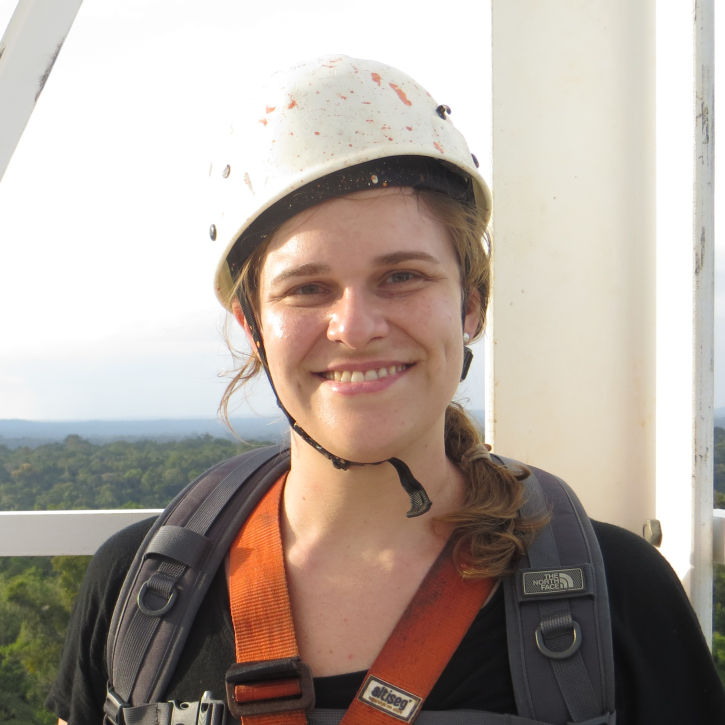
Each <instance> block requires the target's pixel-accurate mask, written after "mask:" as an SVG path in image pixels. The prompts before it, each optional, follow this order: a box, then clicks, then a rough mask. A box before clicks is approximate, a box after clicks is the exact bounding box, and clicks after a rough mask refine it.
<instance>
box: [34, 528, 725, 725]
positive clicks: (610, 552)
mask: <svg viewBox="0 0 725 725" xmlns="http://www.w3.org/2000/svg"><path fill="white" fill-rule="evenodd" d="M151 523H152V521H151V520H148V521H142V522H140V523H138V524H135V525H133V526H130V527H128V528H127V529H124V530H123V531H121V532H119V533H118V534H116V535H115V536H113V537H111V539H109V540H108V541H107V542H106V543H105V544H104V545H103V546H102V547H101V548H100V549H99V551H98V553H97V554H96V556H95V557H94V559H93V561H92V562H91V565H90V567H89V569H88V574H87V576H86V579H85V581H84V583H83V586H82V588H81V592H80V594H79V596H78V600H77V601H76V605H75V608H74V611H73V616H72V618H71V623H70V627H69V631H68V635H67V638H66V642H65V646H64V648H63V654H62V661H61V667H60V671H59V674H58V678H57V680H56V682H55V684H54V685H53V688H52V690H51V693H50V695H49V697H48V700H47V703H46V705H47V706H48V707H49V708H50V709H51V710H53V711H54V712H55V713H56V714H57V715H58V717H60V718H61V719H63V720H66V721H68V723H69V725H90V724H91V723H100V722H101V721H102V717H103V703H104V700H105V693H106V681H107V673H106V661H105V644H106V636H107V633H108V627H109V623H110V620H111V616H112V614H113V608H114V605H115V602H116V598H117V596H118V593H119V591H120V588H121V585H122V584H123V580H124V577H125V575H126V571H127V570H128V568H129V566H130V565H131V562H132V561H133V557H134V554H135V552H136V549H137V548H138V547H139V546H140V544H141V542H142V540H143V538H144V536H145V534H146V532H147V531H148V529H149V528H150V526H151ZM593 523H594V530H595V532H596V535H597V537H598V539H599V543H600V546H601V549H602V555H603V557H604V565H605V569H606V573H607V581H608V588H609V599H610V607H611V617H612V635H613V639H614V656H615V682H616V705H617V723H618V725H667V724H668V723H672V724H673V725H674V724H675V723H676V724H677V725H683V724H685V723H687V724H688V725H689V724H690V723H693V724H697V725H705V724H707V725H725V692H724V691H723V688H722V685H721V683H720V680H719V678H718V676H717V673H716V671H715V668H714V666H713V662H712V659H711V657H710V653H709V651H708V648H707V645H706V643H705V640H704V638H703V636H702V634H701V631H700V628H699V625H698V622H697V619H696V617H695V615H694V613H693V611H692V608H691V607H690V604H689V601H688V600H687V597H686V595H685V593H684V591H683V589H682V587H681V585H680V582H679V580H678V579H677V577H676V576H675V574H674V572H673V571H672V569H671V568H670V566H669V565H668V564H667V562H666V561H665V560H664V559H663V557H662V556H661V555H660V554H659V552H658V551H657V550H656V549H655V548H654V547H652V546H650V544H648V543H647V542H645V541H644V540H643V539H641V538H640V537H638V536H635V535H634V534H632V533H630V532H628V531H625V530H624V529H620V528H618V527H616V526H612V525H610V524H603V523H598V522H593ZM234 661H235V649H234V630H233V627H232V622H231V615H230V610H229V594H228V591H227V586H226V581H225V576H224V567H223V566H222V567H221V568H220V570H219V571H218V572H217V575H216V578H215V580H214V582H213V583H212V586H211V588H210V590H209V592H208V593H207V596H206V598H205V599H204V602H203V603H202V605H201V608H200V610H199V613H198V614H197V617H196V620H195V623H194V626H193V627H192V630H191V632H190V634H189V638H188V640H187V643H186V645H185V648H184V650H183V652H182V655H181V659H180V661H179V664H178V667H177V668H176V671H175V673H174V676H173V678H172V680H171V683H170V686H169V690H168V692H167V694H166V697H167V699H169V700H177V701H179V702H184V701H195V700H198V699H199V697H200V696H201V694H202V693H203V692H204V691H205V690H211V691H212V692H213V693H214V695H215V696H217V697H220V698H222V699H223V697H224V675H225V673H226V671H227V669H228V668H229V666H230V664H231V663H232V662H234ZM364 675H365V673H364V672H352V673H348V674H343V675H336V676H333V677H318V678H315V696H316V707H319V708H347V707H348V706H349V705H350V703H351V701H352V699H353V697H354V696H355V694H356V692H357V690H358V688H359V687H360V685H361V684H362V681H363V677H364ZM423 709H427V710H454V709H474V710H488V711H492V712H498V713H510V714H516V705H515V700H514V694H513V687H512V684H511V677H510V674H509V663H508V651H507V644H506V625H505V612H504V600H503V590H502V589H501V588H500V587H499V589H498V591H497V592H496V593H495V594H494V596H493V597H492V598H491V600H490V601H489V602H488V604H487V605H486V606H485V607H484V608H483V609H482V610H481V611H480V612H479V614H478V616H477V617H476V619H475V620H474V622H473V624H472V625H471V627H470V629H469V631H468V632H467V633H466V636H465V637H464V638H463V640H462V641H461V644H460V645H459V647H458V649H457V650H456V652H455V654H454V655H453V657H452V658H451V660H450V662H449V663H448V665H447V667H446V668H445V670H444V671H443V674H442V675H441V677H440V679H439V680H438V682H437V684H436V685H435V687H434V688H433V690H432V691H431V693H430V695H429V697H428V699H427V700H426V701H425V703H424V706H423Z"/></svg>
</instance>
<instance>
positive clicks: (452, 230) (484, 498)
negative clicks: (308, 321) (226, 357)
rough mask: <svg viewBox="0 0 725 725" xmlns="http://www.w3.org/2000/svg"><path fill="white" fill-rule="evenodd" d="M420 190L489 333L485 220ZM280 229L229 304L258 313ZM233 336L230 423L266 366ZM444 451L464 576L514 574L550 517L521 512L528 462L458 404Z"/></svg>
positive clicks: (451, 409) (468, 207)
mask: <svg viewBox="0 0 725 725" xmlns="http://www.w3.org/2000/svg"><path fill="white" fill-rule="evenodd" d="M414 193H415V196H416V198H417V201H418V203H419V204H420V205H421V206H422V207H423V209H424V210H425V211H426V212H427V213H428V214H429V215H430V216H431V217H433V218H434V219H436V220H438V221H439V222H440V223H441V224H442V225H443V227H444V228H445V229H446V231H447V233H448V235H449V237H450V240H451V243H452V244H453V248H454V250H455V252H456V255H457V258H458V266H459V270H460V279H461V289H462V306H463V308H465V306H466V303H467V301H468V299H469V298H470V297H471V295H476V296H477V297H478V299H479V300H480V307H479V319H478V324H477V326H476V332H475V334H474V336H473V339H474V340H475V339H476V338H478V337H479V336H480V335H481V333H482V332H483V328H484V325H485V322H486V310H487V308H488V301H489V296H490V290H491V268H490V261H489V254H488V253H487V250H486V249H485V248H484V245H483V244H482V240H485V241H486V243H487V244H488V246H489V248H490V239H489V237H488V236H487V233H486V224H485V221H484V219H483V218H482V215H481V214H480V213H478V211H477V209H476V207H475V206H474V205H472V204H467V203H465V202H462V201H459V200H456V199H453V198H451V197H450V196H446V195H444V194H440V193H437V192H434V191H425V190H416V191H414ZM276 231H277V230H276V229H275V230H273V231H272V232H271V233H270V234H269V236H268V237H267V238H266V239H265V241H264V243H263V244H261V245H260V246H259V247H257V248H256V249H255V250H254V252H253V253H252V254H251V255H250V257H249V258H248V259H247V261H246V262H245V264H244V266H243V268H242V271H241V273H240V274H239V277H238V278H237V280H236V281H235V285H234V288H233V291H232V295H231V299H230V305H229V306H230V307H231V301H232V300H233V299H234V298H236V297H237V295H238V294H239V293H240V290H244V291H245V292H246V295H247V298H248V300H249V303H250V305H251V307H252V310H253V311H254V312H255V314H256V311H257V310H258V308H259V271H260V269H261V267H262V262H263V261H264V258H265V256H266V253H267V249H268V247H269V244H270V243H271V241H272V239H273V238H274V235H275V232H276ZM226 339H227V345H228V346H229V349H230V351H231V353H232V356H233V358H234V360H235V363H237V365H238V367H237V368H236V370H235V372H234V374H233V377H232V379H231V381H230V383H229V385H228V386H227V388H226V390H225V391H224V395H223V397H222V400H221V403H220V405H219V414H220V416H221V417H222V419H223V420H225V421H226V423H227V425H229V426H230V428H231V425H230V424H229V402H230V399H231V397H232V396H233V395H234V393H235V392H237V391H238V390H239V389H241V388H242V387H244V385H246V384H247V383H248V382H249V381H250V380H252V379H253V378H254V377H256V376H257V375H258V374H259V373H260V372H261V370H262V363H261V361H260V360H259V357H258V356H257V355H254V354H252V353H249V352H246V351H244V352H242V351H238V350H236V349H235V348H234V346H233V345H232V344H231V341H230V339H229V336H228V335H227V337H226ZM445 450H446V455H447V456H448V458H449V459H450V460H451V461H453V463H455V464H456V465H457V466H458V468H459V469H460V470H461V471H462V473H463V474H464V477H465V480H466V489H465V493H464V502H463V505H462V506H461V508H460V509H459V510H457V511H453V512H452V513H450V514H446V515H444V516H439V517H437V518H436V520H437V521H441V522H443V523H447V524H450V525H452V527H453V532H452V534H451V538H452V541H453V542H454V544H455V551H456V560H457V561H458V562H459V568H460V570H461V573H462V574H463V575H464V576H466V577H489V576H491V577H500V576H504V575H506V574H508V573H511V572H513V571H514V570H515V569H516V565H517V564H518V561H519V559H520V558H521V556H522V555H523V554H524V553H525V552H526V549H527V548H528V546H529V544H530V543H531V541H532V540H533V537H534V535H535V534H536V532H537V531H538V530H539V529H540V528H541V527H542V526H544V525H545V524H546V522H547V517H546V516H543V515H542V516H539V517H535V518H531V517H523V516H521V515H520V514H519V509H520V508H521V506H522V504H523V496H524V489H523V485H522V481H523V479H525V478H526V476H527V475H528V471H527V470H526V469H525V468H523V467H522V468H521V469H520V470H517V471H511V470H510V469H507V468H504V467H502V466H500V465H498V464H496V463H494V462H493V461H492V460H491V458H490V456H488V452H487V448H486V447H485V446H484V444H483V441H482V438H481V434H480V432H479V430H478V427H477V425H476V424H475V423H474V422H473V421H472V420H471V418H470V417H469V416H468V414H467V413H466V412H465V410H464V409H463V407H462V406H461V405H459V404H458V403H455V402H452V403H450V404H449V405H448V408H447V409H446V417H445ZM464 552H465V556H464V555H463V554H464Z"/></svg>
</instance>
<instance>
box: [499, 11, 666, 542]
mask: <svg viewBox="0 0 725 725" xmlns="http://www.w3.org/2000/svg"><path fill="white" fill-rule="evenodd" d="M492 8H493V16H492V35H493V195H494V212H493V247H494V252H493V269H494V280H493V300H494V304H493V310H492V318H491V321H490V323H489V324H490V327H489V331H488V336H489V337H488V341H489V348H488V353H489V357H488V360H487V370H488V375H489V386H488V394H487V421H486V424H487V431H486V436H487V438H488V440H489V442H491V443H492V444H493V446H494V450H496V451H498V452H500V453H502V454H504V455H510V456H513V457H515V458H518V459H520V460H523V461H526V462H530V463H532V464H534V465H537V466H540V467H542V468H545V469H548V470H550V471H552V472H554V473H557V474H558V475H561V476H562V477H563V478H564V479H566V480H567V481H568V482H569V483H570V484H571V485H572V486H573V487H574V489H575V490H576V491H577V492H578V493H579V494H580V496H581V498H582V500H583V502H584V505H585V507H586V508H587V510H588V512H589V513H590V515H592V516H593V517H595V518H598V519H603V520H605V521H610V522H613V523H616V524H619V525H621V526H624V527H626V528H628V529H630V530H632V531H635V532H638V533H640V534H641V533H642V525H643V522H644V520H645V519H647V518H654V515H655V480H654V479H655V427H654V421H655V35H654V32H655V5H654V0H587V1H586V2H581V1H580V0H553V1H550V2H541V1H540V0H493V5H492Z"/></svg>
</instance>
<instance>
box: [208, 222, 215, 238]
mask: <svg viewBox="0 0 725 725" xmlns="http://www.w3.org/2000/svg"><path fill="white" fill-rule="evenodd" d="M209 237H210V239H211V240H212V242H215V241H216V224H212V225H211V226H210V227H209Z"/></svg>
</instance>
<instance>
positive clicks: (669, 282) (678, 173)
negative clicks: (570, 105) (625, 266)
mask: <svg viewBox="0 0 725 725" xmlns="http://www.w3.org/2000/svg"><path fill="white" fill-rule="evenodd" d="M713 61H714V8H713V0H690V1H689V2H673V0H658V3H657V97H658V100H657V145H658V152H657V184H658V191H657V240H658V246H657V287H658V289H657V311H658V320H657V518H658V519H660V521H661V522H662V531H663V542H662V552H663V553H664V554H665V556H667V558H668V559H669V561H670V563H671V564H672V566H673V567H674V569H675V571H676V572H677V574H678V576H679V577H680V579H681V580H682V582H683V584H684V586H685V589H686V590H687V592H688V594H689V596H690V599H691V601H692V604H693V606H694V608H695V611H696V612H697V614H698V617H699V618H700V624H701V626H702V629H703V632H704V633H705V636H706V637H707V638H708V639H710V637H711V635H712V550H713V549H712V536H713V532H712V516H713V514H712V495H713V494H712V490H713V480H712V477H713V425H714V421H713V398H714V364H713V358H714V211H713V209H714V196H713V192H714V189H713V176H714V174H713V171H714V168H713V167H714V138H713V129H714V124H713V80H714V79H713V71H714V67H713Z"/></svg>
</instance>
